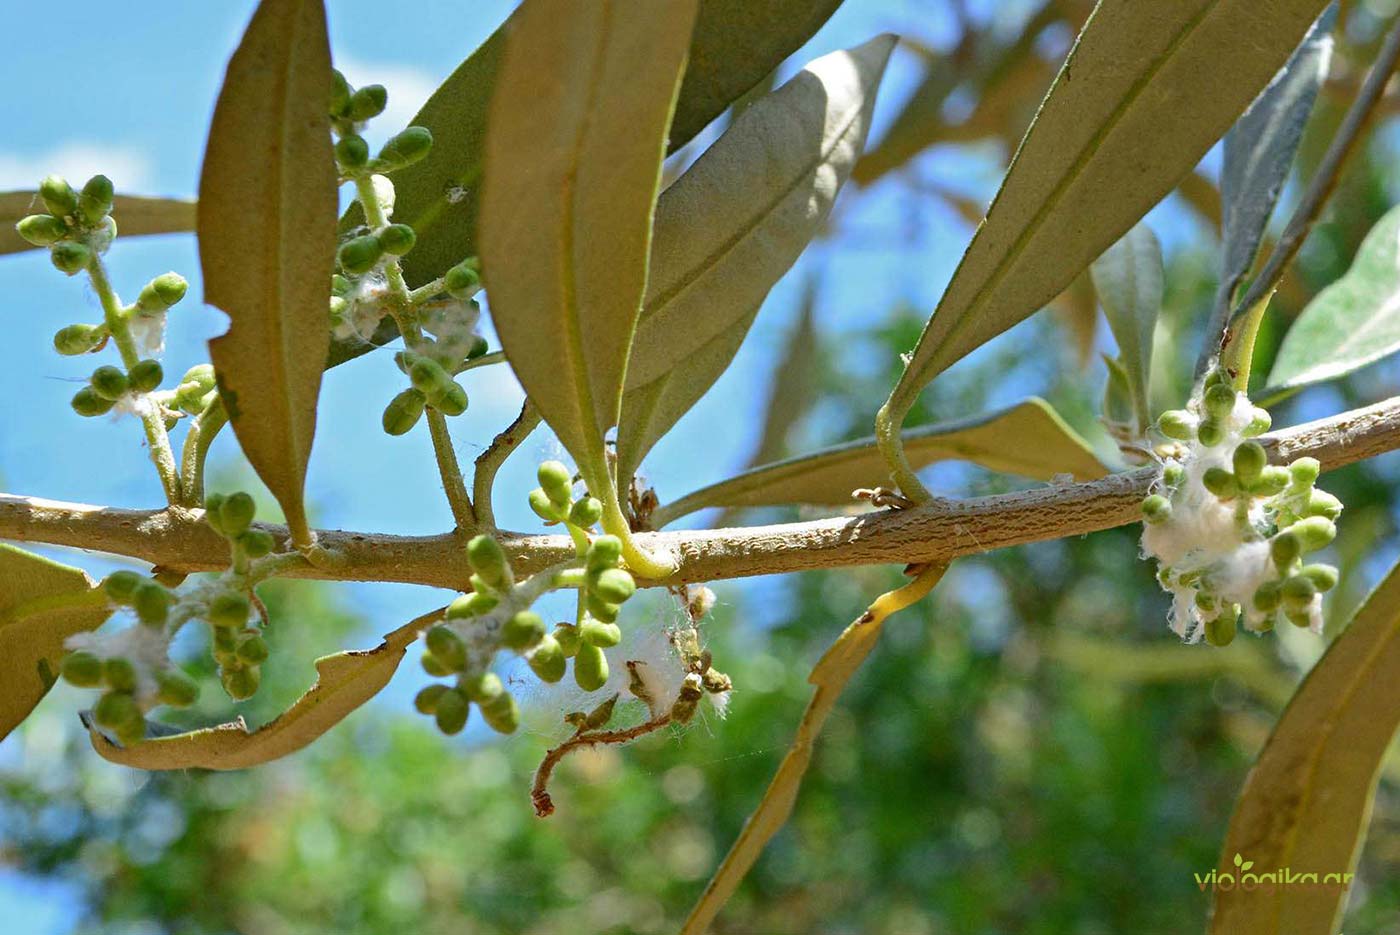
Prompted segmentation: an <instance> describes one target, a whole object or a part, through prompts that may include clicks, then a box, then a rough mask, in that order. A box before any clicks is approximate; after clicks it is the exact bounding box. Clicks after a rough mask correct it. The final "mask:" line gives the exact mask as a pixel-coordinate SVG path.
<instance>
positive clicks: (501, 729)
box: [481, 692, 520, 734]
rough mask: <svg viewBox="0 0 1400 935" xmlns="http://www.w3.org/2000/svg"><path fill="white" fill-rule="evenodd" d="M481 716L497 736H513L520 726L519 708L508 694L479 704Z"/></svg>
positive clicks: (501, 694) (502, 694)
mask: <svg viewBox="0 0 1400 935" xmlns="http://www.w3.org/2000/svg"><path fill="white" fill-rule="evenodd" d="M481 716H482V718H483V719H484V720H485V721H486V723H487V724H488V725H490V727H491V729H492V730H494V731H495V732H496V733H498V734H513V733H515V729H516V728H517V727H519V726H520V706H519V705H518V704H516V702H515V698H514V697H512V696H511V694H510V693H509V692H501V693H500V694H499V695H497V696H496V697H495V698H492V699H491V700H490V701H487V702H484V703H482V704H481Z"/></svg>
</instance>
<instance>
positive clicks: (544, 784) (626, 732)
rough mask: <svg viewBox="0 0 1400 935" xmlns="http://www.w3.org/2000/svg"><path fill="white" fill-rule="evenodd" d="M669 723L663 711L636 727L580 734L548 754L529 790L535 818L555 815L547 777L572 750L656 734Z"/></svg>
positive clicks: (666, 713) (665, 712)
mask: <svg viewBox="0 0 1400 935" xmlns="http://www.w3.org/2000/svg"><path fill="white" fill-rule="evenodd" d="M670 723H671V712H670V711H664V712H662V713H661V714H658V715H657V716H656V717H654V718H652V719H651V720H649V721H644V722H643V723H641V724H638V725H636V726H635V727H628V728H624V729H622V730H593V731H580V732H579V733H577V734H574V735H573V736H572V737H570V738H569V739H568V740H566V741H564V742H563V743H561V744H560V745H559V746H557V747H555V748H554V749H552V750H550V751H549V752H547V753H546V754H545V755H544V759H543V760H542V761H540V767H539V769H537V770H535V782H534V785H532V786H531V787H530V801H532V802H534V804H535V815H536V816H537V817H539V818H548V817H549V816H550V815H553V814H554V800H553V799H551V798H550V797H549V777H550V776H552V775H553V774H554V768H555V767H556V766H558V765H559V761H560V760H562V759H564V757H565V756H567V755H568V754H569V753H570V752H571V751H573V750H577V749H579V748H580V747H594V746H597V745H598V744H608V743H627V742H628V741H631V740H636V739H637V738H638V737H642V736H644V735H646V734H650V733H652V732H653V731H658V730H660V729H661V728H663V727H665V726H666V725H667V724H670Z"/></svg>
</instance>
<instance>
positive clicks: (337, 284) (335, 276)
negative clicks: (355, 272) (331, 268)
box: [331, 273, 353, 295]
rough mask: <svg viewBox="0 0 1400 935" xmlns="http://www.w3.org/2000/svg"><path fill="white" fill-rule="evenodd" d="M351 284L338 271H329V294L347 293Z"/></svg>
mask: <svg viewBox="0 0 1400 935" xmlns="http://www.w3.org/2000/svg"><path fill="white" fill-rule="evenodd" d="M352 288H353V286H351V285H350V280H348V279H346V278H345V277H344V276H342V275H340V274H339V273H331V295H349V294H350V290H351V289H352Z"/></svg>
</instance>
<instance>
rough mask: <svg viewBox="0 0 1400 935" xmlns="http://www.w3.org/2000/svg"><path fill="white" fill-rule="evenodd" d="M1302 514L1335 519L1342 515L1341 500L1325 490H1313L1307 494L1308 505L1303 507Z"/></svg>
mask: <svg viewBox="0 0 1400 935" xmlns="http://www.w3.org/2000/svg"><path fill="white" fill-rule="evenodd" d="M1304 515H1307V516H1325V517H1327V518H1328V519H1336V518H1337V517H1338V516H1341V515H1342V501H1340V500H1338V499H1337V498H1336V497H1334V496H1332V495H1331V494H1330V493H1328V492H1327V491H1325V490H1314V491H1313V492H1312V493H1311V494H1309V495H1308V505H1307V506H1306V507H1305V508H1304Z"/></svg>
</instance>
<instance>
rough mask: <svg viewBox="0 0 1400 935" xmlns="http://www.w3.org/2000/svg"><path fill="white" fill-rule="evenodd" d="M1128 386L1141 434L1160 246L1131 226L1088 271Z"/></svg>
mask: <svg viewBox="0 0 1400 935" xmlns="http://www.w3.org/2000/svg"><path fill="white" fill-rule="evenodd" d="M1089 272H1090V275H1091V276H1092V277H1093V280H1094V289H1095V290H1096V291H1097V292H1098V295H1099V303H1100V304H1101V305H1103V311H1104V315H1105V316H1106V317H1107V318H1108V326H1109V328H1111V329H1112V330H1113V339H1114V340H1115V341H1117V342H1118V364H1119V365H1120V366H1121V367H1122V370H1123V375H1124V377H1125V378H1126V380H1127V384H1128V391H1129V395H1128V397H1127V398H1128V400H1129V404H1130V406H1131V413H1132V415H1133V416H1135V417H1136V419H1137V430H1138V431H1139V432H1141V431H1145V430H1146V429H1147V426H1148V424H1149V422H1150V421H1151V416H1150V415H1149V414H1148V398H1147V389H1148V387H1149V386H1151V385H1152V382H1151V375H1152V335H1153V333H1154V332H1155V331H1156V328H1157V315H1158V313H1160V312H1161V310H1162V246H1161V244H1159V243H1158V242H1157V235H1156V234H1154V233H1152V229H1151V228H1150V227H1148V226H1147V225H1146V224H1137V225H1134V227H1133V228H1132V230H1130V231H1128V232H1127V233H1126V234H1124V235H1123V236H1122V237H1121V238H1119V240H1118V242H1117V243H1115V244H1114V245H1113V246H1111V247H1109V248H1108V249H1107V250H1105V251H1104V253H1103V255H1102V256H1100V257H1099V258H1098V259H1097V260H1095V261H1094V262H1093V263H1092V264H1091V265H1090V267H1089Z"/></svg>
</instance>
